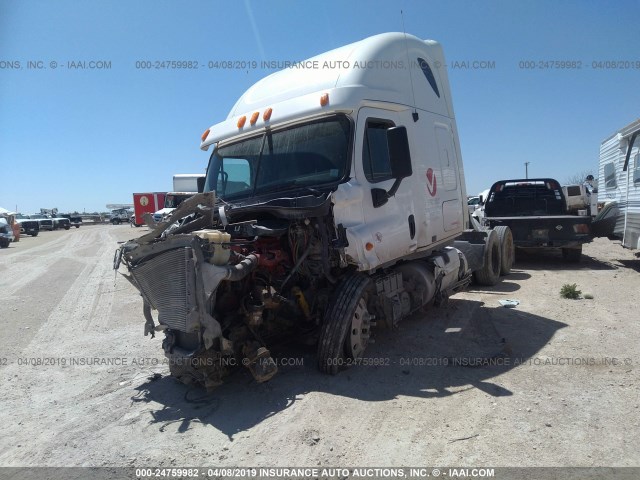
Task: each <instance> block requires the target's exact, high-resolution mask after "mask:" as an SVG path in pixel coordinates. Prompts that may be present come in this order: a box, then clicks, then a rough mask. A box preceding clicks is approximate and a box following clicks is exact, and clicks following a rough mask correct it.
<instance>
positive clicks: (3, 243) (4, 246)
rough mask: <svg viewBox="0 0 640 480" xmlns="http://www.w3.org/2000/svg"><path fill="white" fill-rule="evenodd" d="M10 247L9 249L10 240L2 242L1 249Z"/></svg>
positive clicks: (0, 241) (0, 243) (0, 242)
mask: <svg viewBox="0 0 640 480" xmlns="http://www.w3.org/2000/svg"><path fill="white" fill-rule="evenodd" d="M8 247H9V240H5V239H4V238H3V239H2V240H0V248H8Z"/></svg>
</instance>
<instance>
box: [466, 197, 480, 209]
mask: <svg viewBox="0 0 640 480" xmlns="http://www.w3.org/2000/svg"><path fill="white" fill-rule="evenodd" d="M479 204H480V197H469V198H468V199H467V207H468V208H469V213H473V212H474V211H475V209H476V208H477V207H478V205H479Z"/></svg>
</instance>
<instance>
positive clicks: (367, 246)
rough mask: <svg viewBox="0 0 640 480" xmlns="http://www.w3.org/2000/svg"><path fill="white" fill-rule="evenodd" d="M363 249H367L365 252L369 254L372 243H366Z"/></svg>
mask: <svg viewBox="0 0 640 480" xmlns="http://www.w3.org/2000/svg"><path fill="white" fill-rule="evenodd" d="M364 248H366V249H367V252H370V251H371V250H373V243H371V242H367V243H366V245H365V246H364Z"/></svg>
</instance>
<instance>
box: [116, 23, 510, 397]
mask: <svg viewBox="0 0 640 480" xmlns="http://www.w3.org/2000/svg"><path fill="white" fill-rule="evenodd" d="M408 55H409V56H410V58H411V60H412V61H413V63H414V64H415V66H414V68H408V69H403V70H399V69H395V70H394V69H389V68H386V69H384V68H381V69H371V68H364V69H362V70H352V69H350V68H349V69H346V70H345V69H344V68H342V69H341V68H327V69H323V70H321V71H313V72H309V71H297V70H292V69H288V70H284V71H282V72H278V73H276V74H274V75H271V76H269V77H267V78H265V79H263V80H261V81H260V82H258V83H257V84H256V85H254V86H253V87H252V88H251V89H249V90H248V91H247V92H246V93H245V94H244V95H243V97H241V98H240V100H238V102H237V103H236V105H235V106H234V108H233V109H232V111H231V112H230V114H229V116H228V118H227V120H226V121H224V122H222V123H220V124H217V125H215V126H213V127H211V128H210V129H207V131H205V133H204V134H203V136H202V143H201V148H202V149H203V150H207V149H208V148H209V147H211V146H214V150H213V153H212V155H211V157H210V160H209V165H208V168H207V174H206V178H205V180H204V186H203V188H202V190H203V192H202V193H198V194H196V195H194V196H193V197H191V198H189V199H187V200H185V201H184V202H183V203H182V204H181V205H180V206H179V207H178V208H177V209H176V210H175V211H174V212H173V213H172V215H171V217H170V218H168V219H167V220H166V221H164V222H162V223H160V224H158V225H157V226H156V228H155V229H154V230H152V231H151V232H150V233H148V234H146V235H143V236H142V237H140V238H138V239H136V240H131V241H129V242H127V243H125V244H124V245H123V246H122V247H121V248H120V249H119V250H118V251H117V252H116V258H115V263H114V266H115V268H119V267H120V265H121V264H124V266H125V267H126V269H127V270H128V273H127V274H126V277H127V278H128V279H129V281H131V282H132V284H133V285H134V286H135V287H136V288H137V289H138V290H139V291H140V294H141V296H142V298H143V313H144V317H145V320H146V323H145V335H151V336H154V334H155V333H157V332H162V333H163V335H164V338H163V342H162V348H163V349H164V352H165V355H166V356H167V358H168V359H169V360H170V361H169V365H170V370H171V374H172V375H173V376H175V377H177V378H178V379H180V380H181V381H183V382H185V383H191V382H195V383H198V384H202V385H204V386H205V387H207V388H213V387H215V386H217V385H219V384H220V383H221V382H222V379H223V378H224V376H225V375H226V374H228V373H229V371H230V369H231V368H233V367H234V366H235V365H244V366H245V367H247V368H248V369H249V370H250V372H251V374H252V375H253V377H254V378H255V379H256V380H257V381H259V382H263V381H266V380H269V379H270V378H272V377H273V375H275V373H276V372H277V367H276V363H275V362H274V361H273V359H272V357H271V351H270V345H273V342H277V341H278V339H280V338H283V337H286V338H288V339H296V340H298V341H301V342H304V343H305V344H308V343H315V344H316V345H317V361H318V366H319V368H320V370H321V371H323V372H326V373H330V374H335V373H337V372H338V371H339V370H340V369H342V368H344V367H347V366H349V365H351V364H353V363H354V361H355V360H357V359H358V358H360V357H361V356H362V355H363V353H364V351H365V349H366V347H367V345H368V344H369V343H370V342H371V341H372V339H371V336H372V331H373V330H375V329H376V328H382V327H387V328H393V327H395V326H396V325H397V323H398V322H399V321H400V320H401V319H402V318H405V317H407V316H409V315H411V314H412V313H414V312H416V311H418V310H419V309H421V308H422V307H424V306H426V305H430V304H433V303H435V304H437V303H439V302H442V301H443V300H444V299H446V297H447V296H449V295H451V294H453V293H455V292H457V291H459V290H461V289H463V288H464V287H466V286H467V285H468V284H469V283H470V282H471V281H472V278H474V277H475V279H476V281H478V282H479V283H482V284H488V285H492V284H495V283H497V282H498V281H499V276H500V274H501V273H502V274H505V273H508V271H509V269H510V266H511V261H512V258H513V254H512V250H513V241H512V238H511V236H510V232H509V231H508V229H506V230H505V231H502V232H501V234H500V236H498V234H497V233H496V232H495V231H492V230H486V231H478V230H479V229H476V230H473V229H469V228H468V225H469V214H468V210H467V205H466V189H465V186H464V173H463V168H462V161H461V154H460V147H459V142H458V138H457V130H456V126H455V120H454V116H453V107H452V105H451V97H450V92H449V85H448V79H447V75H446V70H443V69H437V68H436V67H435V65H445V62H444V56H443V55H442V51H441V48H440V46H439V45H438V44H437V43H436V42H433V41H422V40H420V39H418V38H416V37H412V36H405V35H403V34H383V35H378V36H375V37H371V38H369V39H365V40H363V41H361V42H357V43H355V44H352V45H348V46H346V47H342V48H340V49H337V50H334V51H331V52H328V53H325V54H323V55H320V56H319V57H315V59H312V60H314V61H318V62H320V65H322V62H326V61H332V60H336V59H340V60H344V59H345V58H347V59H350V61H351V63H353V62H354V61H362V62H370V61H372V60H376V61H378V60H380V61H382V60H385V61H388V62H396V63H397V62H400V61H405V62H406V61H407V58H408V57H407V56H408ZM334 64H335V63H334ZM410 77H411V78H410Z"/></svg>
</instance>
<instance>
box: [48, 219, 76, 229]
mask: <svg viewBox="0 0 640 480" xmlns="http://www.w3.org/2000/svg"><path fill="white" fill-rule="evenodd" d="M51 220H53V229H54V230H57V229H59V228H64V229H65V230H69V229H70V228H71V221H70V220H69V219H68V218H65V217H54V218H52V219H51Z"/></svg>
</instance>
